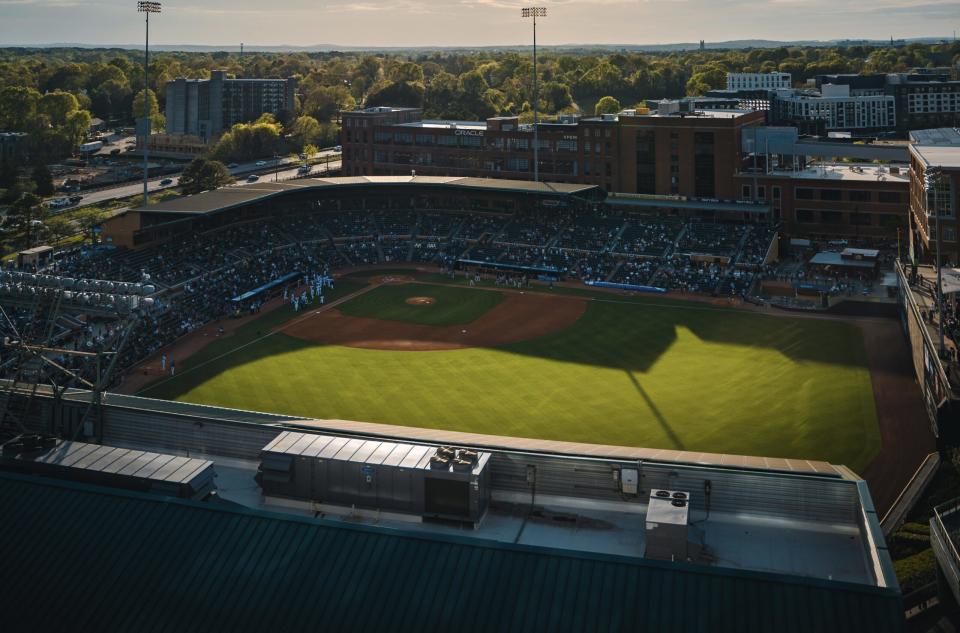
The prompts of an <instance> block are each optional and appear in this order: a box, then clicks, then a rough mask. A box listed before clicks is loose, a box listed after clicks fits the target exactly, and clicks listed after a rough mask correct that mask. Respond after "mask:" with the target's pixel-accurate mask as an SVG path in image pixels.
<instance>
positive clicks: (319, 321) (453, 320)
mask: <svg viewBox="0 0 960 633" xmlns="http://www.w3.org/2000/svg"><path fill="white" fill-rule="evenodd" d="M364 280H369V282H370V283H369V284H364ZM452 283H453V282H451V280H450V279H448V278H445V277H444V276H441V275H436V274H419V275H418V276H417V281H416V282H415V283H396V282H394V281H391V282H390V283H383V280H382V278H379V277H376V276H373V277H354V278H353V279H352V280H350V281H347V280H344V281H341V282H340V283H338V284H337V288H338V290H339V291H340V292H339V293H338V297H335V298H334V300H333V301H331V302H330V303H328V304H326V305H325V306H323V307H322V308H321V309H316V310H311V311H309V312H307V313H300V314H296V313H293V312H292V310H290V309H289V308H288V307H282V308H280V309H278V310H276V311H274V312H271V313H269V314H267V315H266V316H264V317H260V318H259V319H255V320H254V321H252V322H251V323H250V324H249V325H245V326H243V328H247V330H248V331H244V330H243V328H241V330H238V331H237V332H236V333H234V334H233V335H231V336H227V337H226V338H224V339H222V340H218V341H216V343H215V349H204V350H202V351H201V352H200V353H199V354H198V355H196V356H195V357H193V358H192V359H187V360H185V361H184V362H183V368H184V371H182V372H181V373H180V374H178V375H177V376H176V377H175V378H172V379H164V380H160V381H158V382H156V383H154V384H153V385H152V386H149V387H147V388H146V389H144V390H143V391H142V394H143V395H147V396H150V397H162V398H172V399H178V400H183V401H189V402H196V403H203V404H211V405H219V406H227V407H234V408H239V409H261V410H269V411H273V412H278V413H286V414H291V415H298V416H304V417H325V418H342V419H354V420H365V421H373V422H383V423H390V424H399V425H408V426H419V427H429V428H445V429H451V430H462V431H473V432H481V433H489V434H497V435H511V436H521V437H534V438H543V439H553V440H569V441H579V442H591V443H603V444H615V445H627V446H647V447H655V448H670V449H683V450H689V451H709V452H714V453H739V454H755V455H767V456H775V457H793V458H805V459H808V458H813V459H823V460H827V461H831V462H833V463H844V464H848V465H850V466H851V467H852V468H854V469H856V470H859V471H862V470H863V469H865V468H866V467H867V465H868V464H869V463H870V462H871V460H872V459H873V458H874V457H875V456H876V455H877V452H878V450H879V448H880V431H879V429H878V425H877V413H876V406H875V402H874V394H873V391H872V388H871V375H870V371H869V370H868V362H867V355H866V352H865V347H864V339H863V333H862V331H861V326H860V325H857V324H854V323H850V322H843V321H838V320H831V319H811V318H797V317H785V316H772V315H770V314H765V313H757V312H753V311H748V310H737V309H731V308H729V307H720V306H715V305H711V304H709V303H701V302H689V301H679V300H670V299H653V298H649V297H641V298H631V297H625V296H621V295H617V294H612V293H601V292H583V291H580V292H572V291H569V290H564V289H560V288H556V289H553V290H549V289H547V288H546V287H540V288H537V289H519V288H514V287H498V286H496V285H494V284H493V283H492V282H490V281H486V282H482V283H481V284H480V285H479V286H478V287H472V288H471V287H470V286H469V285H466V282H462V281H461V280H459V279H458V280H457V283H459V284H460V285H452ZM427 296H428V297H430V298H431V299H433V300H434V301H435V303H433V304H431V305H429V306H427V307H424V306H417V305H411V304H410V303H409V302H408V299H410V298H417V297H427ZM253 328H255V329H256V331H257V332H258V333H259V336H257V335H255V334H254V333H253ZM231 339H235V340H234V341H231Z"/></svg>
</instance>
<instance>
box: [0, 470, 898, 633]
mask: <svg viewBox="0 0 960 633" xmlns="http://www.w3.org/2000/svg"><path fill="white" fill-rule="evenodd" d="M0 514H2V516H3V517H4V521H3V523H4V531H5V535H4V536H5V538H4V539H3V540H2V541H0V560H2V561H3V570H4V573H3V574H0V592H2V594H3V595H4V604H5V606H4V622H5V623H6V624H7V626H8V627H9V628H10V630H25V629H28V628H29V629H30V630H36V631H48V630H71V631H133V630H136V631H154V630H157V631H159V630H165V631H211V630H224V631H226V630H229V631H234V632H240V631H263V630H276V631H306V630H327V631H385V630H389V631H418V632H419V631H438V630H456V631H462V632H464V633H467V632H470V631H584V630H590V631H714V632H716V631H736V632H738V633H750V632H753V631H758V632H759V631H784V632H801V631H802V632H809V631H844V632H854V631H871V632H879V633H883V632H885V631H902V630H903V615H902V611H901V602H900V598H899V595H898V593H897V591H896V590H895V589H892V588H878V587H871V586H865V585H858V584H850V583H843V582H836V581H829V580H815V579H805V578H798V577H795V576H784V575H777V574H772V573H761V572H751V571H742V570H731V569H718V568H714V567H705V566H696V565H689V564H684V563H670V562H661V561H651V560H645V559H639V558H631V557H624V556H613V555H601V554H590V553H580V552H574V551H569V550H554V549H548V548H542V547H531V546H523V545H513V544H509V543H499V542H493V541H484V540H479V539H471V538H469V537H460V536H449V535H440V534H425V533H420V532H404V531H401V530H387V529H383V528H378V527H369V526H359V525H350V524H347V523H342V522H341V523H333V522H326V521H323V520H317V519H312V518H308V517H295V516H290V515H279V514H274V513H270V512H265V511H262V510H252V509H248V508H243V507H239V506H234V505H232V504H226V503H220V502H197V501H185V500H175V499H171V498H158V497H151V496H149V495H146V494H143V493H135V492H128V491H123V490H115V489H106V488H98V487H94V486H89V485H84V484H78V483H71V482H65V481H59V480H49V479H43V478H38V477H27V476H22V475H15V474H8V473H0Z"/></svg>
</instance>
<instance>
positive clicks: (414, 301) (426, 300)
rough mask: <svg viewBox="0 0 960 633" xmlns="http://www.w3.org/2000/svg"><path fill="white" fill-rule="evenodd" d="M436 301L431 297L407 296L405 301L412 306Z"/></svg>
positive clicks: (431, 303) (427, 304)
mask: <svg viewBox="0 0 960 633" xmlns="http://www.w3.org/2000/svg"><path fill="white" fill-rule="evenodd" d="M436 302H437V300H436V299H434V298H433V297H408V298H407V300H406V303H409V304H410V305H412V306H429V305H433V304H434V303H436Z"/></svg>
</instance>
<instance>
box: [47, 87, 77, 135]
mask: <svg viewBox="0 0 960 633" xmlns="http://www.w3.org/2000/svg"><path fill="white" fill-rule="evenodd" d="M37 109H38V111H39V113H40V114H42V115H44V116H46V117H47V119H48V121H49V123H50V125H52V126H54V127H60V126H63V125H66V124H67V119H68V117H69V116H70V115H71V114H72V113H74V112H76V111H77V110H79V109H80V103H79V102H78V101H77V98H76V97H75V96H73V95H72V94H70V93H69V92H60V91H57V92H48V93H47V94H45V95H43V96H42V97H40V102H39V103H38V104H37Z"/></svg>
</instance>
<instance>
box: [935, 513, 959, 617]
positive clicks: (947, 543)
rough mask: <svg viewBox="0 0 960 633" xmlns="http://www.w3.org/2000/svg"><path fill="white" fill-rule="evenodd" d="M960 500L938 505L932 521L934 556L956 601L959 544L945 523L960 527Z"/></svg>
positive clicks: (957, 593) (957, 597) (957, 594)
mask: <svg viewBox="0 0 960 633" xmlns="http://www.w3.org/2000/svg"><path fill="white" fill-rule="evenodd" d="M958 513H960V499H954V500H953V501H949V502H947V503H943V504H941V505H938V506H937V507H935V508H934V509H933V517H932V518H931V519H930V546H931V547H932V548H933V555H934V556H935V557H936V559H937V564H938V565H940V571H942V572H943V576H944V578H946V580H947V584H949V585H950V589H951V591H953V596H954V598H955V599H957V600H960V553H958V552H957V544H956V543H955V542H954V539H953V537H952V536H951V535H950V530H949V529H947V525H946V523H945V522H944V519H946V521H947V522H950V521H951V517H952V520H953V521H956V522H957V523H958V526H960V514H958Z"/></svg>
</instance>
